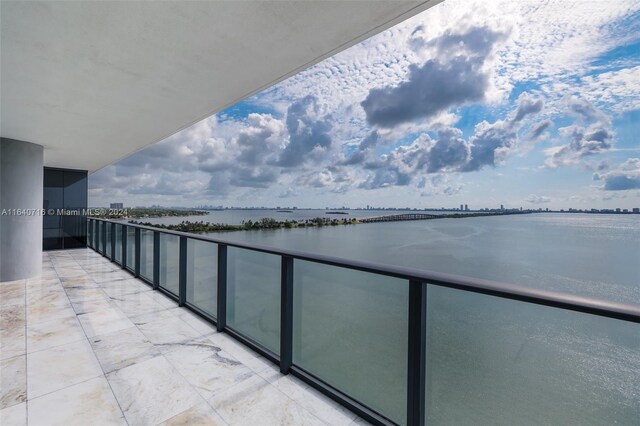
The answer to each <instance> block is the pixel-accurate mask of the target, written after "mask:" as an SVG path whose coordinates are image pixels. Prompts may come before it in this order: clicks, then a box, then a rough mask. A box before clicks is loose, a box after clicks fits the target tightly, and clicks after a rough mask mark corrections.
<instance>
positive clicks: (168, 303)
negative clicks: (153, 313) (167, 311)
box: [149, 291, 178, 308]
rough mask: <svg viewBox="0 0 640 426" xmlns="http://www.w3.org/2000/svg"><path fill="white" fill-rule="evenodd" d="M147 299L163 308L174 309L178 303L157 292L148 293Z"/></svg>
mask: <svg viewBox="0 0 640 426" xmlns="http://www.w3.org/2000/svg"><path fill="white" fill-rule="evenodd" d="M149 297H151V299H153V300H154V301H155V302H156V303H158V304H160V305H161V306H162V307H164V308H175V307H176V306H178V303H177V302H176V301H175V300H173V299H171V298H169V297H167V296H165V295H164V294H162V293H160V292H159V291H154V292H151V293H149Z"/></svg>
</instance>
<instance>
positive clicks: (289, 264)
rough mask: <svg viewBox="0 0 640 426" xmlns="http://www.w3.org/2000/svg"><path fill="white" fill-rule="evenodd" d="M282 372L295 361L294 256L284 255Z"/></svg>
mask: <svg viewBox="0 0 640 426" xmlns="http://www.w3.org/2000/svg"><path fill="white" fill-rule="evenodd" d="M280 271H281V272H280V372H281V373H282V374H289V370H290V369H291V364H292V363H293V258H292V257H290V256H282V263H281V270H280Z"/></svg>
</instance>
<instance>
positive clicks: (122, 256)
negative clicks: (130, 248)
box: [120, 225, 127, 269]
mask: <svg viewBox="0 0 640 426" xmlns="http://www.w3.org/2000/svg"><path fill="white" fill-rule="evenodd" d="M120 233H121V234H122V235H121V236H120V240H121V241H122V247H120V263H121V264H122V269H127V226H126V225H122V226H121V227H120Z"/></svg>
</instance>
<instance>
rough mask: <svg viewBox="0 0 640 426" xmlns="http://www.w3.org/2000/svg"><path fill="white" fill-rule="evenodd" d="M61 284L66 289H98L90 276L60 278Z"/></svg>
mask: <svg viewBox="0 0 640 426" xmlns="http://www.w3.org/2000/svg"><path fill="white" fill-rule="evenodd" d="M60 282H61V284H62V287H64V288H65V289H68V288H79V287H98V284H96V282H95V281H93V279H91V277H89V276H88V275H78V276H75V277H62V278H60Z"/></svg>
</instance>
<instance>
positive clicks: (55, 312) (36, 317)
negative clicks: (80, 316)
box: [27, 301, 76, 325]
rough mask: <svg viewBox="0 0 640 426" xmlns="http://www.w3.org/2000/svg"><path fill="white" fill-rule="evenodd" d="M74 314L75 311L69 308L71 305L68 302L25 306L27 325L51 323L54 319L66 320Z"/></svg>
mask: <svg viewBox="0 0 640 426" xmlns="http://www.w3.org/2000/svg"><path fill="white" fill-rule="evenodd" d="M75 314H76V313H75V311H74V310H73V308H72V307H71V303H69V302H68V301H67V302H60V303H56V304H49V305H43V304H40V303H37V304H33V305H27V322H28V323H29V325H34V324H38V323H41V322H46V321H52V320H54V319H61V318H67V317H70V316H74V315H75Z"/></svg>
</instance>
